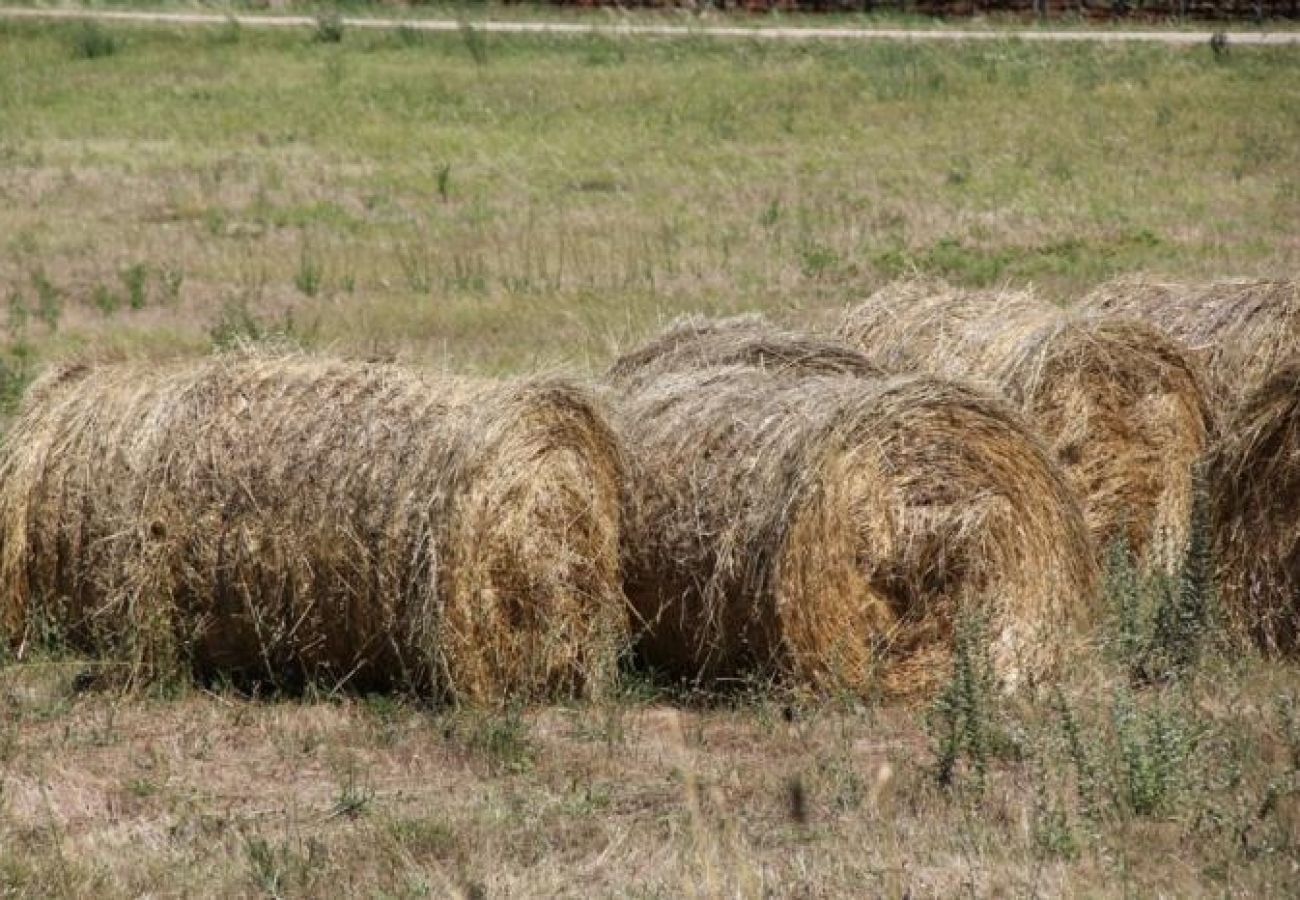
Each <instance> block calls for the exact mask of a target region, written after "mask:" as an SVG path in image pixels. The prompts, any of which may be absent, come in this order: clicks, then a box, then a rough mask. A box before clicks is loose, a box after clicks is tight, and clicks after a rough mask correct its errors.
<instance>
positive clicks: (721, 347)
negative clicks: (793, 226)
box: [608, 313, 886, 382]
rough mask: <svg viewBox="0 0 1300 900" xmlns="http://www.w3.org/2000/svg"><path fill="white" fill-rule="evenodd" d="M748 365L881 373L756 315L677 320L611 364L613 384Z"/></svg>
mask: <svg viewBox="0 0 1300 900" xmlns="http://www.w3.org/2000/svg"><path fill="white" fill-rule="evenodd" d="M728 365H737V366H753V367H756V368H760V369H764V370H768V371H773V372H787V373H788V372H798V373H800V374H803V375H808V374H819V375H856V376H863V377H874V376H880V375H884V374H886V373H885V370H884V368H882V367H881V366H879V365H877V364H876V363H875V362H873V361H872V360H871V359H870V358H868V357H867V356H866V355H864V354H863V353H862V352H861V351H860V350H858V349H857V348H855V347H853V346H851V345H850V344H848V343H845V342H843V341H839V340H836V339H835V338H833V337H830V336H827V335H814V334H809V333H806V332H800V331H790V330H785V329H781V328H778V327H777V326H776V325H774V324H773V323H772V322H770V321H769V320H768V319H767V318H766V317H765V316H763V315H760V314H758V313H750V314H747V315H740V316H731V317H728V318H722V319H715V318H710V317H708V316H698V315H692V316H683V317H682V318H680V319H678V320H676V321H675V322H673V323H671V324H670V325H669V326H668V327H667V328H665V329H664V331H663V332H662V333H660V334H659V335H657V336H655V337H654V338H652V339H651V340H649V341H647V342H646V343H644V344H642V345H641V346H639V347H637V348H636V349H635V350H632V351H630V352H628V353H626V354H624V355H623V356H621V357H619V359H618V360H617V361H616V362H615V363H614V365H613V367H612V368H611V369H610V370H609V375H608V377H609V378H610V379H613V380H616V381H624V382H626V381H632V380H652V379H654V378H657V377H659V376H660V375H661V374H663V373H664V372H672V371H675V370H680V369H687V368H700V367H707V366H728Z"/></svg>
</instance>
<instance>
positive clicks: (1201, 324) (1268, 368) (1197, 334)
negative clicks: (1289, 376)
mask: <svg viewBox="0 0 1300 900" xmlns="http://www.w3.org/2000/svg"><path fill="white" fill-rule="evenodd" d="M1080 307H1081V308H1082V309H1085V310H1088V311H1090V312H1093V313H1100V314H1105V315H1111V316H1126V317H1130V318H1137V319H1141V320H1143V321H1146V322H1149V323H1150V324H1152V325H1154V326H1155V327H1157V328H1159V329H1161V330H1162V331H1164V332H1166V333H1167V334H1169V335H1172V336H1173V337H1174V338H1175V339H1176V340H1178V341H1179V342H1180V343H1181V344H1182V345H1183V346H1184V347H1185V348H1186V349H1187V350H1188V351H1189V352H1190V353H1192V354H1193V355H1194V356H1195V357H1196V358H1197V359H1198V361H1199V362H1200V363H1201V364H1202V365H1203V366H1204V367H1205V369H1206V372H1207V373H1208V375H1209V382H1210V387H1211V389H1212V390H1213V394H1214V398H1215V401H1216V405H1218V406H1219V407H1220V408H1226V409H1231V408H1232V407H1234V406H1236V404H1238V403H1240V402H1241V401H1242V400H1243V399H1244V398H1245V396H1246V395H1247V394H1249V393H1251V392H1252V391H1254V390H1255V389H1257V388H1259V387H1260V385H1262V384H1263V383H1264V381H1266V380H1267V379H1268V377H1269V375H1270V374H1271V373H1272V371H1273V369H1275V368H1276V367H1278V366H1280V365H1284V364H1286V363H1287V362H1289V361H1290V359H1291V358H1292V357H1293V356H1294V355H1296V354H1297V353H1300V282H1296V281H1282V280H1278V281H1269V280H1263V279H1246V278H1237V279H1224V280H1221V281H1213V282H1201V283H1192V282H1175V281H1162V280H1157V279H1152V278H1134V277H1127V278H1122V279H1117V280H1115V281H1112V282H1109V283H1107V284H1104V285H1102V286H1101V287H1099V288H1097V289H1096V290H1095V291H1093V292H1092V293H1090V294H1088V296H1086V297H1085V298H1084V299H1083V300H1082V301H1080Z"/></svg>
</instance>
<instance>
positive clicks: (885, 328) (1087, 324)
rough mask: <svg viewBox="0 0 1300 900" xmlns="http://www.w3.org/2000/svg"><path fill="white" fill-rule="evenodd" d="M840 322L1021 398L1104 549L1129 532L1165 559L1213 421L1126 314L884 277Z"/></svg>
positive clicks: (1184, 374)
mask: <svg viewBox="0 0 1300 900" xmlns="http://www.w3.org/2000/svg"><path fill="white" fill-rule="evenodd" d="M841 331H842V333H843V334H844V335H845V336H846V337H847V338H849V339H851V340H852V341H853V342H855V343H856V344H857V345H859V346H860V347H862V348H863V349H864V350H865V351H866V352H867V353H869V354H870V355H872V356H874V357H875V358H876V359H877V360H879V361H882V362H883V363H885V364H886V365H887V366H889V367H890V368H893V369H897V370H902V371H925V372H933V373H938V374H941V375H943V376H946V377H951V378H958V379H970V380H973V381H977V382H980V383H983V384H986V385H989V386H991V387H992V388H993V389H994V390H996V391H999V392H1000V393H1001V394H1002V395H1003V396H1005V397H1006V398H1008V399H1009V400H1011V401H1012V402H1013V403H1015V404H1017V405H1018V406H1019V407H1020V408H1021V409H1023V410H1024V413H1025V415H1026V417H1027V418H1028V420H1029V422H1030V423H1031V424H1032V426H1033V427H1034V428H1035V429H1036V430H1037V431H1038V433H1039V434H1040V435H1042V437H1043V438H1044V440H1045V441H1046V442H1047V444H1048V446H1049V447H1050V449H1051V452H1052V455H1053V457H1054V458H1055V459H1056V461H1057V462H1058V463H1060V465H1061V467H1062V469H1063V470H1064V472H1065V475H1066V478H1067V480H1068V482H1069V484H1070V486H1071V487H1072V488H1073V489H1074V491H1075V493H1076V494H1077V495H1078V497H1079V498H1080V499H1081V502H1082V504H1083V508H1084V512H1085V515H1086V516H1087V520H1088V525H1089V528H1090V530H1091V531H1092V535H1093V538H1094V540H1095V541H1096V543H1097V546H1098V547H1099V548H1104V547H1106V546H1108V545H1109V544H1110V543H1111V542H1113V541H1115V540H1116V539H1118V538H1121V537H1123V538H1125V539H1126V540H1127V541H1128V543H1129V546H1130V547H1131V548H1132V549H1133V550H1134V552H1136V553H1138V554H1139V555H1141V556H1142V557H1143V558H1145V559H1147V560H1148V561H1149V562H1151V563H1153V564H1159V565H1162V566H1165V567H1171V566H1172V565H1174V564H1175V563H1176V561H1177V560H1178V559H1179V558H1180V557H1181V550H1182V548H1183V547H1184V546H1185V545H1186V540H1187V530H1188V527H1189V522H1190V516H1191V508H1192V497H1193V472H1194V467H1195V464H1196V463H1197V461H1198V460H1199V459H1200V458H1201V456H1202V454H1203V452H1204V450H1205V448H1206V445H1207V443H1208V441H1209V440H1210V438H1211V435H1212V433H1213V427H1214V421H1213V417H1212V413H1211V410H1210V407H1209V404H1208V402H1207V400H1206V396H1205V391H1204V389H1203V384H1202V382H1203V379H1202V376H1201V375H1200V373H1199V371H1198V369H1197V367H1196V366H1195V365H1194V364H1192V363H1191V362H1189V361H1188V359H1187V358H1186V357H1185V355H1184V354H1183V352H1182V351H1181V350H1180V349H1179V348H1178V346H1177V345H1175V344H1174V342H1173V341H1171V340H1170V339H1168V338H1166V337H1164V336H1162V335H1161V334H1160V333H1158V332H1157V331H1155V330H1154V329H1152V328H1150V327H1148V326H1146V325H1142V324H1140V323H1136V322H1131V321H1112V320H1104V319H1092V318H1088V317H1084V316H1077V315H1072V314H1070V313H1067V312H1063V311H1061V310H1060V309H1058V308H1057V307H1055V306H1053V305H1051V304H1049V303H1047V302H1045V301H1042V300H1040V299H1039V298H1037V297H1035V296H1034V295H1032V294H1031V293H1028V292H1021V291H1015V292H1011V291H1004V292H996V291H984V292H968V291H959V290H955V289H953V288H951V287H949V286H947V285H945V284H943V283H940V282H910V283H907V282H905V283H902V284H899V285H895V286H892V287H890V288H886V289H884V290H882V291H880V292H878V293H876V294H874V295H873V296H872V297H871V298H869V299H868V300H867V301H866V302H865V303H862V304H861V305H859V306H857V307H856V308H854V309H853V310H852V311H851V312H850V313H849V315H848V316H847V318H846V319H845V321H844V323H843V325H842V327H841Z"/></svg>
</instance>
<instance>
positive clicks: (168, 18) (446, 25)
mask: <svg viewBox="0 0 1300 900" xmlns="http://www.w3.org/2000/svg"><path fill="white" fill-rule="evenodd" d="M0 19H10V20H13V19H38V20H60V19H62V20H67V19H94V20H96V21H100V22H121V23H132V24H163V25H178V26H211V25H223V24H225V23H226V22H229V21H231V20H232V19H233V20H234V21H235V22H238V23H239V25H240V26H241V27H245V28H310V27H315V25H316V19H314V18H312V17H310V16H280V15H214V14H211V13H192V12H147V11H124V10H98V9H94V10H92V9H85V10H82V9H24V8H0ZM342 21H343V25H344V27H345V28H357V29H361V28H369V29H376V30H390V29H396V28H403V27H405V28H411V29H414V30H416V31H433V32H440V31H441V32H446V31H457V30H459V29H461V28H464V27H466V25H471V26H472V27H473V28H474V30H476V31H481V32H485V33H488V34H546V35H579V36H581V35H590V34H601V35H606V36H618V37H656V38H683V37H709V38H721V39H729V38H738V39H744V40H759V41H818V40H820V41H990V40H1010V39H1015V40H1021V41H1048V42H1062V41H1104V42H1113V43H1134V42H1139V43H1161V44H1180V45H1194V44H1205V43H1208V42H1209V41H1210V38H1211V36H1212V34H1213V32H1210V31H1121V30H1109V29H1108V30H1101V31H1083V30H1080V31H1073V30H1071V31H1052V30H1044V29H1023V30H990V31H977V30H965V29H907V28H848V27H834V28H821V27H777V26H771V27H750V26H740V25H706V24H700V25H666V24H664V25H660V24H648V23H635V24H634V23H630V22H629V23H618V22H612V21H608V20H605V21H600V22H594V21H593V22H591V23H590V24H588V23H586V22H501V21H484V22H480V21H475V22H464V21H457V20H455V19H386V18H353V17H344V18H343V20H342ZM1227 40H1228V44H1229V45H1251V46H1259V45H1291V46H1295V45H1300V30H1297V31H1230V32H1228V33H1227Z"/></svg>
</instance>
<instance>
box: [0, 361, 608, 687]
mask: <svg viewBox="0 0 1300 900" xmlns="http://www.w3.org/2000/svg"><path fill="white" fill-rule="evenodd" d="M620 459H621V458H620V453H619V451H618V449H617V445H616V443H615V441H614V438H613V435H612V434H611V432H610V430H609V429H608V427H607V425H606V423H605V421H604V419H603V417H602V416H601V414H600V413H599V411H598V410H597V409H596V407H595V406H594V405H593V401H592V399H591V398H590V397H589V396H588V395H587V394H586V393H585V392H584V391H583V390H581V389H579V388H577V387H575V386H573V385H572V384H570V383H567V382H565V381H562V380H558V379H549V378H534V379H526V380H520V381H515V382H504V383H495V382H487V381H471V380H463V379H455V378H450V377H436V376H432V375H429V376H425V375H417V374H415V373H413V372H411V371H408V370H406V369H402V368H398V367H394V366H388V365H376V364H360V363H348V362H341V361H331V360H327V359H322V358H311V357H305V356H288V355H247V354H232V355H227V356H218V357H214V358H211V359H209V360H206V361H201V362H194V363H184V364H174V365H169V366H162V367H145V366H140V365H120V366H103V367H97V368H96V367H71V368H67V369H64V370H61V371H60V372H57V373H55V374H54V375H51V376H50V377H49V378H47V379H46V381H44V382H43V383H41V384H38V385H37V386H36V387H35V388H34V390H33V395H32V397H31V399H30V400H29V403H28V405H27V407H26V409H25V411H24V412H23V413H22V415H21V416H20V417H19V419H18V420H17V421H16V423H15V424H14V427H13V429H12V430H11V431H10V433H9V436H8V439H7V442H6V455H5V458H4V462H3V485H4V488H3V491H2V492H0V529H2V530H0V546H2V547H3V557H2V565H0V573H2V574H3V577H2V581H3V595H2V597H0V610H2V611H3V613H4V622H5V625H6V630H7V631H8V633H9V634H10V635H11V636H13V637H14V638H15V640H16V642H18V643H19V644H20V645H21V644H22V643H24V642H26V641H27V640H28V639H29V638H31V637H32V636H33V632H34V630H36V629H38V628H40V627H42V626H51V625H52V626H55V627H57V628H58V629H59V630H60V631H62V632H65V633H66V636H67V637H68V639H69V640H71V641H72V642H73V643H74V644H75V645H77V646H80V647H84V648H86V649H92V650H103V651H108V652H111V653H119V652H120V653H124V654H125V655H126V657H127V658H128V659H129V660H130V661H131V662H132V663H133V664H134V665H135V666H136V667H137V671H138V672H143V673H157V672H159V671H160V670H163V669H166V668H168V667H169V666H171V665H173V664H174V663H175V662H176V661H177V660H186V661H189V662H190V663H192V665H193V666H194V667H195V668H196V669H197V670H198V671H199V672H200V673H211V672H221V673H225V674H230V675H234V676H236V677H246V678H252V679H269V680H271V681H273V682H276V683H282V682H288V683H294V682H300V681H301V680H302V679H311V680H313V681H319V682H322V683H324V684H325V685H326V686H327V687H333V686H337V685H340V684H343V683H349V684H352V685H355V686H358V687H389V686H399V687H411V688H414V689H416V690H419V691H421V692H431V693H434V694H437V695H444V696H448V697H453V698H460V699H473V700H485V699H492V698H499V697H503V696H506V695H516V694H521V695H539V694H546V693H550V692H552V691H554V692H558V693H568V692H570V691H575V690H576V691H582V690H594V689H598V688H600V687H601V685H602V684H603V683H604V681H605V680H606V679H607V677H608V676H609V675H610V674H611V668H612V664H613V659H614V654H615V652H616V649H617V648H616V646H615V645H616V642H618V641H619V640H620V635H621V634H622V633H624V632H625V629H626V612H625V605H624V600H623V598H622V594H621V592H620V590H619V588H618V565H617V542H618V523H619V508H618V492H619V484H620V481H621V476H620V465H621V462H620Z"/></svg>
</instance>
